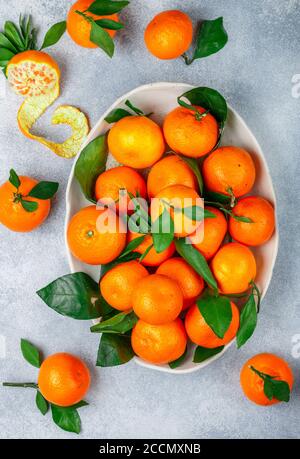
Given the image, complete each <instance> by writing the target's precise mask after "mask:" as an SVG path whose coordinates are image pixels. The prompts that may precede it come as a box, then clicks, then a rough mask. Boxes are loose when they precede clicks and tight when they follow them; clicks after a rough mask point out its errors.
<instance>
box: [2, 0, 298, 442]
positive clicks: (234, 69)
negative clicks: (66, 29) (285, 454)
mask: <svg viewBox="0 0 300 459" xmlns="http://www.w3.org/2000/svg"><path fill="white" fill-rule="evenodd" d="M71 3H72V1H66V0H65V1H61V0H51V1H46V0H36V1H34V2H32V0H23V1H20V0H10V1H9V2H7V1H6V0H0V12H1V26H2V25H3V23H4V20H6V19H11V20H14V21H17V19H18V13H19V12H27V13H28V12H30V13H31V14H32V16H33V18H34V20H35V23H36V24H39V25H40V28H41V31H42V33H41V35H42V36H43V32H44V31H45V30H46V29H47V28H48V27H49V25H50V24H52V23H54V22H57V21H59V20H62V19H63V18H64V17H65V15H66V12H67V10H68V8H69V6H70V5H71ZM170 8H182V9H184V11H186V12H187V13H189V14H190V15H191V17H192V18H194V19H195V20H196V19H197V18H203V19H204V18H206V19H209V18H210V19H212V18H215V17H217V16H220V15H223V16H224V23H225V26H226V29H227V31H228V33H229V37H230V41H229V43H228V45H227V46H226V48H225V49H224V50H223V51H222V52H220V53H219V54H217V55H214V56H212V57H209V58H207V59H204V60H201V61H197V62H195V63H194V64H193V65H192V66H190V67H186V66H185V65H184V64H183V63H182V62H181V61H180V60H176V61H170V62H163V61H158V60H156V59H155V58H154V57H152V56H151V55H150V54H148V52H147V51H146V49H145V46H144V43H143V30H144V28H145V26H146V24H147V23H148V21H149V20H150V18H152V17H153V16H154V14H156V13H158V12H159V11H161V10H163V9H170ZM122 19H123V20H124V21H125V22H126V24H127V26H126V29H125V30H124V31H123V32H121V33H119V35H118V38H117V39H116V54H115V56H114V58H113V59H112V61H110V60H109V59H108V58H107V57H106V56H105V55H104V54H103V53H102V52H101V51H100V50H86V49H83V48H80V47H78V46H76V45H75V44H74V43H73V42H72V41H71V40H70V39H69V37H68V36H67V35H65V36H64V37H63V39H62V40H61V42H60V43H59V44H58V45H57V46H55V47H54V48H53V49H52V50H51V54H53V56H54V57H55V58H56V59H57V61H58V63H59V65H60V66H61V70H62V95H61V98H60V99H59V101H58V103H57V104H56V105H58V104H63V103H69V104H73V105H77V106H79V107H81V109H82V110H83V111H85V112H86V113H88V115H89V117H90V122H91V126H93V124H94V123H95V122H96V121H97V119H98V118H99V117H100V115H101V113H102V112H103V111H104V110H105V109H106V108H107V107H108V106H109V105H110V104H111V103H112V102H113V101H114V100H115V99H116V98H117V97H118V96H120V95H122V94H123V93H125V92H127V91H128V90H130V89H132V88H134V87H136V86H139V85H141V84H144V83H149V82H154V81H179V82H187V83H192V84H196V85H207V86H211V87H213V88H216V89H218V90H219V91H221V92H222V93H223V94H224V95H225V97H226V98H227V100H228V102H229V103H230V104H231V105H232V106H233V107H234V108H235V109H236V110H237V111H238V112H239V113H240V114H241V115H242V116H243V117H244V118H245V119H246V121H247V123H248V125H249V126H250V128H251V129H252V130H253V132H254V133H255V135H256V136H257V139H258V141H259V142H260V143H261V146H262V148H263V151H264V153H265V155H266V158H267V161H268V164H269V166H270V170H271V174H272V177H273V181H274V186H275V190H276V193H277V197H278V214H279V215H278V216H279V226H280V236H281V241H280V249H279V255H278V259H277V263H276V267H275V271H274V276H273V279H272V283H271V286H270V288H269V291H268V294H267V296H266V298H265V300H264V302H263V307H262V312H261V314H260V318H259V319H260V320H259V324H258V327H257V330H256V333H255V337H254V338H253V339H252V340H251V342H249V343H248V344H247V345H246V346H245V347H244V348H242V349H241V350H240V351H237V350H236V349H235V347H234V346H232V348H231V349H230V350H229V351H228V352H227V353H226V354H225V355H224V357H223V358H221V359H219V360H218V361H217V362H215V363H214V364H212V365H211V366H209V367H207V368H205V369H204V370H203V371H199V372H196V373H193V374H190V375H182V376H180V375H179V376H174V375H169V374H163V373H159V372H155V371H149V370H147V369H145V368H142V367H140V366H137V365H135V364H134V363H133V362H132V363H129V364H128V365H126V366H122V367H116V368H112V369H96V368H95V367H94V366H93V364H94V361H95V358H96V352H97V345H98V337H97V335H92V334H91V333H90V332H89V323H84V322H77V321H75V320H71V319H67V318H63V317H61V316H58V315H56V314H55V313H54V312H52V311H51V310H50V309H48V308H47V307H46V306H45V305H44V304H43V303H42V302H41V301H40V300H39V298H38V297H37V296H36V295H35V291H36V290H37V289H39V288H41V287H42V286H44V285H46V284H47V283H48V282H50V281H51V280H53V279H55V278H56V277H58V276H60V275H63V274H65V273H67V272H68V265H67V260H66V255H65V247H64V239H63V221H64V213H65V200H64V194H65V187H66V183H67V178H68V175H69V172H70V169H71V166H72V161H70V160H63V159H60V158H58V157H56V156H55V155H54V154H53V153H52V152H51V151H50V150H48V149H46V148H44V147H43V146H42V145H40V144H39V143H36V142H33V141H30V140H28V139H26V138H25V137H23V136H22V135H21V133H20V131H19V129H18V127H17V122H16V113H17V110H18V107H19V105H20V103H21V100H20V99H19V98H18V97H16V96H14V95H13V94H12V93H11V92H8V91H7V93H6V96H5V95H4V94H2V97H1V100H0V119H1V123H0V164H1V167H0V181H1V182H3V181H5V180H6V179H7V177H8V172H9V169H10V168H11V167H14V168H15V169H16V171H17V172H18V173H19V174H28V175H31V176H34V177H37V178H39V179H46V178H47V179H53V180H58V181H59V182H60V185H61V186H60V190H59V193H58V196H57V199H56V200H55V202H54V205H53V210H52V212H51V216H50V218H49V219H48V221H47V222H46V224H44V225H43V226H42V227H41V228H40V229H39V230H37V231H35V232H33V233H31V234H15V233H12V232H9V231H8V230H6V229H5V228H4V227H1V228H0V263H1V265H0V266H1V268H0V269H1V271H0V272H1V275H0V311H1V313H0V335H1V342H2V341H3V340H4V341H5V345H6V353H5V355H4V349H3V348H1V351H2V352H1V358H0V380H1V381H3V380H16V381H22V380H24V381H26V380H34V379H35V378H36V373H37V372H36V370H35V369H34V368H33V367H30V366H29V365H27V364H26V363H25V362H24V361H23V359H22V357H21V353H20V349H19V340H20V338H21V337H24V338H27V339H29V340H31V341H32V342H33V343H35V344H36V345H38V346H39V347H40V348H41V349H43V351H44V353H45V354H46V355H47V354H50V353H54V352H58V351H67V352H73V353H75V354H78V355H79V356H81V357H83V358H84V359H85V360H86V361H87V362H88V364H89V366H90V368H91V371H92V377H93V384H92V388H91V390H90V392H89V394H88V397H87V399H88V401H89V402H90V406H88V407H87V408H83V409H81V410H80V414H81V418H82V424H83V430H82V434H81V438H143V437H144V438H145V437H146V438H152V437H153V438H155V437H159V438H251V437H252V438H253V437H254V438H280V437H283V438H295V437H298V438H299V433H300V427H299V425H300V422H299V421H300V402H299V393H300V391H299V382H300V377H299V369H300V356H299V355H298V358H297V349H296V347H295V348H294V352H293V350H292V340H293V339H297V336H296V335H297V334H298V340H299V339H300V337H299V334H300V312H299V311H300V309H299V305H300V293H299V269H300V261H299V260H300V258H299V255H300V242H299V224H300V218H299V192H300V185H299V172H300V170H299V147H300V142H299V121H300V98H296V97H292V77H293V75H295V74H298V73H300V67H299V38H300V27H299V20H300V1H299V0H280V1H278V0H277V1H274V0H252V1H251V2H249V1H246V0H239V1H238V0H209V1H208V0H207V1H203V0H189V1H186V2H183V1H180V0H151V1H146V0H132V1H131V5H130V7H128V8H127V9H126V11H124V13H123V14H122ZM52 111H53V109H52V108H51V109H49V110H48V113H47V115H45V116H44V118H43V120H42V121H41V122H40V123H39V132H42V133H43V134H45V133H47V134H48V135H51V137H52V138H54V139H56V138H61V137H62V136H63V135H65V133H66V132H65V131H64V129H63V128H52V127H50V128H49V127H48V126H49V118H50V115H51V113H52ZM46 126H47V128H46ZM293 337H294V338H293ZM258 352H274V353H277V354H279V355H281V356H282V357H284V358H286V359H287V360H288V361H289V363H290V364H291V366H292V368H293V370H294V374H295V379H296V381H295V390H294V392H293V394H292V399H291V402H290V403H289V404H283V403H282V404H278V405H277V406H273V407H271V408H261V407H257V406H255V405H253V404H251V403H250V402H248V401H247V400H246V399H245V398H244V396H243V394H242V392H241V389H240V386H239V372H240V369H241V366H242V365H243V363H244V362H245V361H246V359H248V358H249V357H250V356H252V355H254V354H256V353H258ZM298 354H299V352H298ZM0 406H1V409H0V437H2V438H74V437H75V435H72V434H70V435H69V434H67V433H64V432H63V431H61V430H59V429H58V428H56V426H55V425H54V424H53V423H52V420H51V416H50V415H47V416H46V417H44V418H43V417H42V416H41V414H40V413H39V412H38V411H37V409H36V408H35V404H34V394H33V393H32V392H31V391H30V389H27V391H26V390H21V389H20V390H18V389H15V390H13V389H11V390H9V389H5V388H2V389H1V388H0Z"/></svg>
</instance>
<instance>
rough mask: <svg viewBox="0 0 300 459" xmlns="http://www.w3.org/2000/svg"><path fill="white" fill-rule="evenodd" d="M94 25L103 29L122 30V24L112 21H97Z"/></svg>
mask: <svg viewBox="0 0 300 459" xmlns="http://www.w3.org/2000/svg"><path fill="white" fill-rule="evenodd" d="M95 23H96V24H97V25H98V26H100V27H102V28H103V29H109V30H120V29H123V28H124V24H122V23H121V22H118V21H113V20H112V19H98V20H97V21H95Z"/></svg>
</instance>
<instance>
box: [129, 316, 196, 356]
mask: <svg viewBox="0 0 300 459" xmlns="http://www.w3.org/2000/svg"><path fill="white" fill-rule="evenodd" d="M131 345H132V348H133V350H134V352H135V354H136V355H138V356H139V357H140V358H141V359H143V360H146V361H147V362H150V363H154V364H157V365H159V364H165V363H168V362H173V361H174V360H177V359H178V358H179V357H181V356H182V354H183V353H184V351H185V349H186V345H187V337H186V332H185V329H184V326H183V323H182V321H181V320H180V319H176V320H174V321H173V322H168V323H167V324H163V325H151V324H148V323H146V322H144V321H143V320H138V322H137V324H136V325H135V327H134V328H133V330H132V334H131Z"/></svg>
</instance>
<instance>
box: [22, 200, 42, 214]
mask: <svg viewBox="0 0 300 459" xmlns="http://www.w3.org/2000/svg"><path fill="white" fill-rule="evenodd" d="M21 204H22V207H23V209H24V210H26V212H35V211H36V210H37V208H38V207H39V205H38V203H37V202H35V201H26V200H25V199H21Z"/></svg>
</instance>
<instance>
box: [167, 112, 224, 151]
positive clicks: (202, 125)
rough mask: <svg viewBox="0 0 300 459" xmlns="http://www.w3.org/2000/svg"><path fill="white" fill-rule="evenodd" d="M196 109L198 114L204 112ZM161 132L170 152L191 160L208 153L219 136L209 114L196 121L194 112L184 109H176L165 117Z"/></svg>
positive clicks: (216, 126) (217, 128)
mask: <svg viewBox="0 0 300 459" xmlns="http://www.w3.org/2000/svg"><path fill="white" fill-rule="evenodd" d="M197 108H198V111H199V112H200V113H203V112H205V109H204V108H202V107H197ZM163 131H164V135H165V139H166V142H167V144H168V145H169V147H170V148H171V149H172V150H174V151H175V152H176V153H181V154H182V155H184V156H189V157H191V158H200V157H201V156H204V155H206V154H207V153H209V152H210V151H211V150H212V149H213V148H214V146H215V145H216V143H217V140H218V135H219V127H218V123H217V121H216V120H215V118H214V117H213V116H212V115H211V114H210V113H208V114H207V115H206V116H204V117H203V118H202V119H201V120H199V121H197V120H196V118H195V112H194V111H192V110H189V109H188V108H184V107H177V108H175V109H174V110H172V111H171V112H170V113H169V114H168V115H167V116H166V118H165V120H164V124H163Z"/></svg>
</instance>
